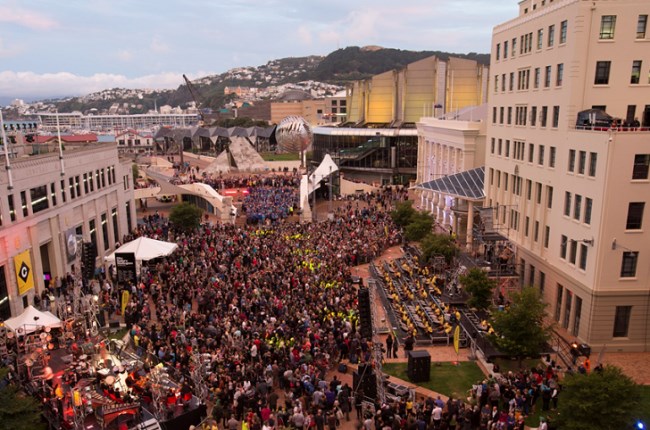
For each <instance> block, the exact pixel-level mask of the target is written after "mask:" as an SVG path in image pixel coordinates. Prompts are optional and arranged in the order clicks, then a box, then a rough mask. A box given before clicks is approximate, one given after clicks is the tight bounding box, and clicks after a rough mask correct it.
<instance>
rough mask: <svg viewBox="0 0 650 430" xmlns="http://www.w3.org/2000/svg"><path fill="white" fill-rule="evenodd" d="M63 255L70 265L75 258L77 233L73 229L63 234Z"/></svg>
mask: <svg viewBox="0 0 650 430" xmlns="http://www.w3.org/2000/svg"><path fill="white" fill-rule="evenodd" d="M65 253H66V255H67V256H68V263H72V262H73V261H74V260H75V259H76V258H77V233H76V232H75V229H74V228H70V229H68V230H66V232H65Z"/></svg>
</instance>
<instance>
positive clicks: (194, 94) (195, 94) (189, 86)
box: [183, 75, 205, 127]
mask: <svg viewBox="0 0 650 430" xmlns="http://www.w3.org/2000/svg"><path fill="white" fill-rule="evenodd" d="M183 79H185V84H186V85H187V90H188V91H189V92H190V96H192V100H194V106H196V109H197V110H198V111H199V127H203V126H204V125H205V118H204V117H203V112H202V111H201V107H202V104H203V97H201V96H200V94H199V92H198V91H197V90H196V88H194V84H192V82H191V81H190V80H189V79H188V77H187V76H185V75H183Z"/></svg>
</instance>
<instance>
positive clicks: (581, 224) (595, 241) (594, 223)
mask: <svg viewBox="0 0 650 430" xmlns="http://www.w3.org/2000/svg"><path fill="white" fill-rule="evenodd" d="M519 4H520V15H519V17H517V18H515V19H513V20H511V21H508V22H506V23H503V24H501V25H499V26H497V27H495V29H494V31H493V39H492V60H491V61H492V62H491V66H490V91H489V100H490V101H489V111H488V116H489V118H488V131H487V149H486V152H487V156H486V172H485V174H486V177H485V191H486V203H485V205H486V206H488V207H492V208H494V213H495V216H494V220H495V223H497V224H499V225H500V227H501V228H500V230H501V233H503V234H505V235H507V236H508V237H509V238H510V239H511V240H512V241H513V242H514V243H516V244H517V246H518V255H519V257H520V261H519V264H520V266H519V267H520V270H521V272H522V279H523V281H524V285H533V286H535V287H537V288H539V289H540V290H541V291H542V294H543V296H544V299H545V300H546V301H547V303H548V304H549V307H548V312H549V314H550V316H552V317H554V318H555V320H556V321H557V322H558V324H559V326H560V327H563V328H564V329H566V332H567V334H568V335H570V336H573V337H575V338H576V339H577V340H579V341H581V342H585V343H588V344H590V345H591V346H592V347H593V348H594V349H595V350H598V349H600V348H602V347H604V346H605V345H607V349H608V350H613V351H617V350H629V351H648V350H650V349H649V348H650V346H649V345H648V341H649V340H650V318H648V314H649V312H650V265H649V264H648V262H650V240H649V239H650V236H649V233H648V229H649V228H650V216H649V215H648V213H649V212H650V208H648V203H649V201H650V181H649V180H648V179H649V178H648V175H647V168H648V159H650V155H649V154H650V131H648V130H649V129H648V128H647V127H648V126H650V80H649V79H650V78H649V74H648V70H650V69H649V67H650V33H649V32H648V30H650V29H648V28H647V19H648V16H649V15H650V2H647V1H645V0H617V1H605V0H596V1H592V0H590V1H584V0H555V1H551V0H524V1H521V2H520V3H519ZM591 108H597V109H601V110H604V111H606V112H607V113H608V114H609V115H611V116H613V117H616V118H621V120H622V122H626V123H628V124H627V126H625V127H618V126H614V127H611V128H609V127H604V128H594V127H584V125H585V124H584V123H582V122H581V123H579V124H578V121H577V115H578V112H580V111H583V110H587V109H591ZM634 118H639V123H640V124H634V123H633V121H634ZM576 124H578V125H577V126H576Z"/></svg>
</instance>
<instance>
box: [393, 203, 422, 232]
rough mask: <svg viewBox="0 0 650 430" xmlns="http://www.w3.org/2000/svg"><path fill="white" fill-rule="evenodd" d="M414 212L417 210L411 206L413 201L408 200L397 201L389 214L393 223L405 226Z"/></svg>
mask: <svg viewBox="0 0 650 430" xmlns="http://www.w3.org/2000/svg"><path fill="white" fill-rule="evenodd" d="M416 213H417V211H416V210H415V209H414V208H413V202H412V201H411V200H409V201H406V202H400V203H397V206H395V209H393V210H392V211H391V213H390V216H391V217H392V218H393V222H394V223H395V224H397V225H398V226H400V227H406V226H407V225H408V224H409V223H410V222H411V219H412V218H413V216H414V215H415V214H416Z"/></svg>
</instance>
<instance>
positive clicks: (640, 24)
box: [636, 15, 648, 39]
mask: <svg viewBox="0 0 650 430" xmlns="http://www.w3.org/2000/svg"><path fill="white" fill-rule="evenodd" d="M647 25H648V15H639V20H638V21H637V22H636V38H637V39H645V30H646V26H647Z"/></svg>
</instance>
